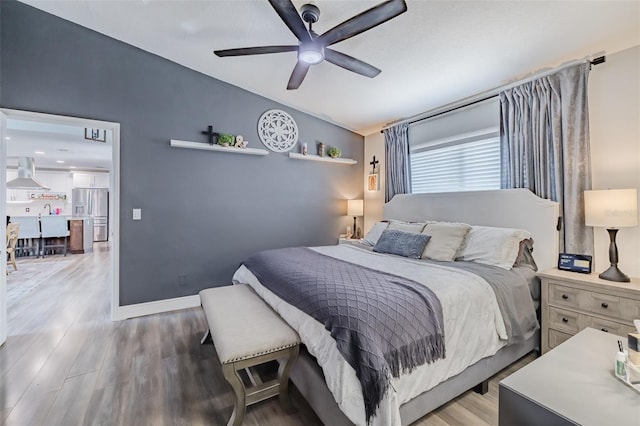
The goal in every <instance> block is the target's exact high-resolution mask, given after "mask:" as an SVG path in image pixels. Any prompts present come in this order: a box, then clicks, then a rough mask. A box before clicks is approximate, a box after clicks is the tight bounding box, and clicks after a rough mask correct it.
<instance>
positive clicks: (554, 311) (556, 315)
mask: <svg viewBox="0 0 640 426" xmlns="http://www.w3.org/2000/svg"><path fill="white" fill-rule="evenodd" d="M580 317H581V315H580V314H579V313H577V312H573V311H566V310H564V309H560V308H556V307H553V306H549V327H552V328H555V329H556V330H562V331H565V332H567V333H571V334H575V333H577V332H578V331H580V325H579V324H580V320H579V318H580Z"/></svg>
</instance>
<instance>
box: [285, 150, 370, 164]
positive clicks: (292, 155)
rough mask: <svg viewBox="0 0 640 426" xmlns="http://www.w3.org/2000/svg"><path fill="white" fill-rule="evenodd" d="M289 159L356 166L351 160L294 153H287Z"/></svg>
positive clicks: (354, 161)
mask: <svg viewBox="0 0 640 426" xmlns="http://www.w3.org/2000/svg"><path fill="white" fill-rule="evenodd" d="M289 158H294V159H296V160H308V161H324V162H327V163H338V164H357V163H358V162H357V161H356V160H352V159H351V158H331V157H320V156H319V155H312V154H307V155H302V154H298V153H295V152H290V153H289Z"/></svg>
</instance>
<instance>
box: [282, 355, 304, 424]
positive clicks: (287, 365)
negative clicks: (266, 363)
mask: <svg viewBox="0 0 640 426" xmlns="http://www.w3.org/2000/svg"><path fill="white" fill-rule="evenodd" d="M299 351H300V346H299V345H296V346H293V347H292V348H289V351H288V356H287V359H286V360H285V361H281V362H280V367H279V368H278V381H279V382H280V391H279V398H280V405H281V406H282V408H283V409H284V410H285V411H286V412H287V413H292V412H294V411H295V409H294V407H293V404H291V397H290V396H289V373H291V368H292V367H293V364H295V362H296V360H297V359H298V352H299Z"/></svg>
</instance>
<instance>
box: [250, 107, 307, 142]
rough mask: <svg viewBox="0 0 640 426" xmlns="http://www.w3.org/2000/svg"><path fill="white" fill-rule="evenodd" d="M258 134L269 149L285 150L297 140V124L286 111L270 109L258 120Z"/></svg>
mask: <svg viewBox="0 0 640 426" xmlns="http://www.w3.org/2000/svg"><path fill="white" fill-rule="evenodd" d="M258 136H259V137H260V140H261V141H262V143H263V144H264V146H266V147H267V148H268V149H270V150H271V151H274V152H286V151H289V150H290V149H291V148H292V147H293V146H294V145H295V144H296V143H297V142H298V126H297V125H296V122H295V121H294V120H293V118H292V117H291V116H290V115H289V114H287V113H286V112H284V111H281V110H279V109H270V110H269V111H266V112H265V113H264V114H262V116H261V117H260V119H259V120H258Z"/></svg>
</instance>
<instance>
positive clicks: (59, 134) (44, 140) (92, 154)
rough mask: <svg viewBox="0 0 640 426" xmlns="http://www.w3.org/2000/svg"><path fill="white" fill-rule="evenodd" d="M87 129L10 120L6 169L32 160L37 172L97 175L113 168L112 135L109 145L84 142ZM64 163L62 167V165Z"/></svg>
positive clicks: (107, 143)
mask: <svg viewBox="0 0 640 426" xmlns="http://www.w3.org/2000/svg"><path fill="white" fill-rule="evenodd" d="M84 133H85V132H84V127H77V126H69V125H63V124H53V123H43V122H38V121H28V120H19V119H14V118H9V119H7V134H6V136H5V137H6V138H7V139H6V142H7V145H6V146H7V167H9V168H17V166H18V158H20V157H33V158H34V160H35V166H36V171H37V170H45V169H46V170H67V171H98V172H108V171H109V170H110V168H111V147H112V138H111V131H110V130H109V131H107V133H106V142H96V141H92V140H87V139H85V137H84V136H85V134H84ZM60 161H62V163H60Z"/></svg>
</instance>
